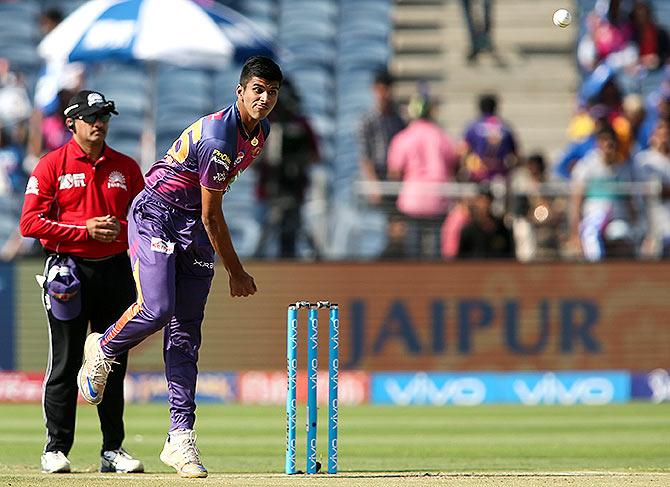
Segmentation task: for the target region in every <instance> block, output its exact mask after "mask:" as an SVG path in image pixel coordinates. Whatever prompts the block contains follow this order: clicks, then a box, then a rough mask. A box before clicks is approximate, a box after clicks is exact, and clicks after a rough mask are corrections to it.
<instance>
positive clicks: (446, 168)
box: [387, 97, 459, 259]
mask: <svg viewBox="0 0 670 487" xmlns="http://www.w3.org/2000/svg"><path fill="white" fill-rule="evenodd" d="M435 108H436V107H435V104H434V103H433V102H432V101H431V100H430V99H428V98H427V97H422V98H420V99H416V100H414V101H413V102H412V103H410V112H411V113H410V115H411V116H412V118H413V121H412V122H411V123H410V124H409V125H408V126H407V127H406V128H405V129H403V130H402V131H400V132H399V133H398V134H396V135H395V137H393V139H392V140H391V144H390V146H389V151H388V160H387V162H388V174H389V179H391V180H396V181H402V186H401V188H400V192H399V194H398V199H397V201H396V206H397V208H398V210H399V211H400V212H401V213H402V214H403V215H404V216H405V217H407V219H408V229H407V230H408V242H407V243H408V255H409V256H410V257H415V258H419V257H422V258H430V259H437V258H439V257H440V227H441V225H442V222H443V221H444V216H445V215H446V213H447V211H448V207H449V200H448V198H447V196H446V194H445V192H444V187H443V186H442V185H443V184H444V183H447V182H449V181H451V180H452V176H453V174H454V173H455V172H456V169H457V166H458V160H459V158H458V153H457V150H456V144H455V143H454V141H453V140H452V139H451V138H450V137H449V136H448V135H447V134H446V132H444V131H443V130H442V129H441V128H440V126H439V125H438V124H437V123H436V122H435V121H434V118H433V115H434V111H435Z"/></svg>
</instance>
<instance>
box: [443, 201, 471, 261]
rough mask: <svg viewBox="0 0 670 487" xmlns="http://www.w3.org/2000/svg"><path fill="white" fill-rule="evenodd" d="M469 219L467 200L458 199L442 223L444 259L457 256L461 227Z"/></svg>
mask: <svg viewBox="0 0 670 487" xmlns="http://www.w3.org/2000/svg"><path fill="white" fill-rule="evenodd" d="M469 221H470V210H469V209H468V202H467V200H466V199H465V198H464V199H461V200H459V201H458V202H457V203H456V204H455V205H454V206H453V207H452V208H451V210H449V214H448V215H447V218H445V219H444V224H442V230H441V231H442V235H441V240H442V257H443V258H445V259H453V258H455V257H458V246H459V245H460V241H461V232H462V231H463V227H464V226H465V225H467V223H468V222H469Z"/></svg>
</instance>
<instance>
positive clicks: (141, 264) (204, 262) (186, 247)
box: [101, 190, 214, 431]
mask: <svg viewBox="0 0 670 487" xmlns="http://www.w3.org/2000/svg"><path fill="white" fill-rule="evenodd" d="M128 243H129V246H130V260H131V264H132V268H133V275H134V277H135V285H136V287H137V301H136V302H135V303H133V304H132V305H131V306H130V308H128V310H126V312H125V313H124V314H123V316H122V317H121V318H120V319H119V320H118V321H117V322H116V323H115V324H114V325H112V326H110V327H109V328H108V329H107V331H105V333H104V334H103V337H102V340H101V345H102V350H103V352H104V353H105V355H107V356H108V357H114V356H116V355H118V354H120V353H122V352H125V351H126V350H129V349H130V348H132V347H134V346H135V345H137V344H138V343H140V342H141V341H142V340H144V339H145V338H146V337H148V336H149V335H151V334H152V333H155V332H156V331H158V330H160V329H161V328H163V329H164V332H163V335H164V344H163V359H164V361H165V377H166V379H167V384H168V398H169V402H170V419H171V426H170V431H173V430H176V429H193V425H194V423H195V386H196V380H197V375H198V367H197V362H198V350H199V349H200V342H201V336H202V335H201V330H200V328H201V325H202V320H203V317H204V312H205V303H206V302H207V295H208V294H209V289H210V285H211V282H212V277H213V276H214V249H213V248H212V245H211V243H210V242H209V238H208V237H207V234H206V232H205V230H204V227H203V225H202V222H201V220H200V218H199V215H197V216H193V215H190V214H188V213H186V212H184V211H183V210H180V209H178V208H176V207H173V206H171V205H169V204H168V203H165V202H163V201H162V200H160V199H159V197H158V196H156V195H152V194H151V193H148V192H147V191H146V190H145V191H143V192H141V193H140V194H139V195H138V196H137V197H136V198H135V201H134V202H133V204H132V206H131V208H130V212H129V215H128Z"/></svg>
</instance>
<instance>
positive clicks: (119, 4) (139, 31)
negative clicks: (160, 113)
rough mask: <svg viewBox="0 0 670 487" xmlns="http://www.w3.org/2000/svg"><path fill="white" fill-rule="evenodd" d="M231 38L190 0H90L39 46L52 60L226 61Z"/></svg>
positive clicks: (194, 63) (214, 63)
mask: <svg viewBox="0 0 670 487" xmlns="http://www.w3.org/2000/svg"><path fill="white" fill-rule="evenodd" d="M233 50H234V49H233V43H232V41H231V40H230V39H229V38H227V37H226V35H225V34H224V31H223V30H222V29H220V28H219V27H218V25H217V24H216V22H214V20H213V19H212V17H211V16H210V15H208V14H207V12H206V11H205V10H203V9H202V8H201V7H200V6H199V5H198V4H196V3H194V2H192V1H190V0H92V1H90V2H87V3H85V4H84V5H82V6H81V7H79V8H78V9H76V10H75V11H74V12H72V14H70V15H69V16H68V17H67V18H66V19H65V20H63V22H61V23H60V24H59V25H58V26H57V27H56V28H55V29H54V30H53V31H51V32H50V33H49V34H48V35H47V36H46V37H45V38H44V39H43V40H42V42H41V43H40V45H39V46H38V51H39V53H40V55H41V56H42V57H43V58H44V59H46V60H47V61H48V62H50V63H68V62H73V61H82V62H95V61H106V60H120V61H153V62H157V61H162V62H167V63H170V64H176V65H181V66H193V67H199V68H216V67H224V66H226V65H228V64H229V63H230V60H231V58H232V55H233Z"/></svg>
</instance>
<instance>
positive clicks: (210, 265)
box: [193, 259, 214, 269]
mask: <svg viewBox="0 0 670 487" xmlns="http://www.w3.org/2000/svg"><path fill="white" fill-rule="evenodd" d="M193 265H197V266H198V267H204V268H205V269H214V262H206V261H204V260H198V259H196V260H194V261H193Z"/></svg>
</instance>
